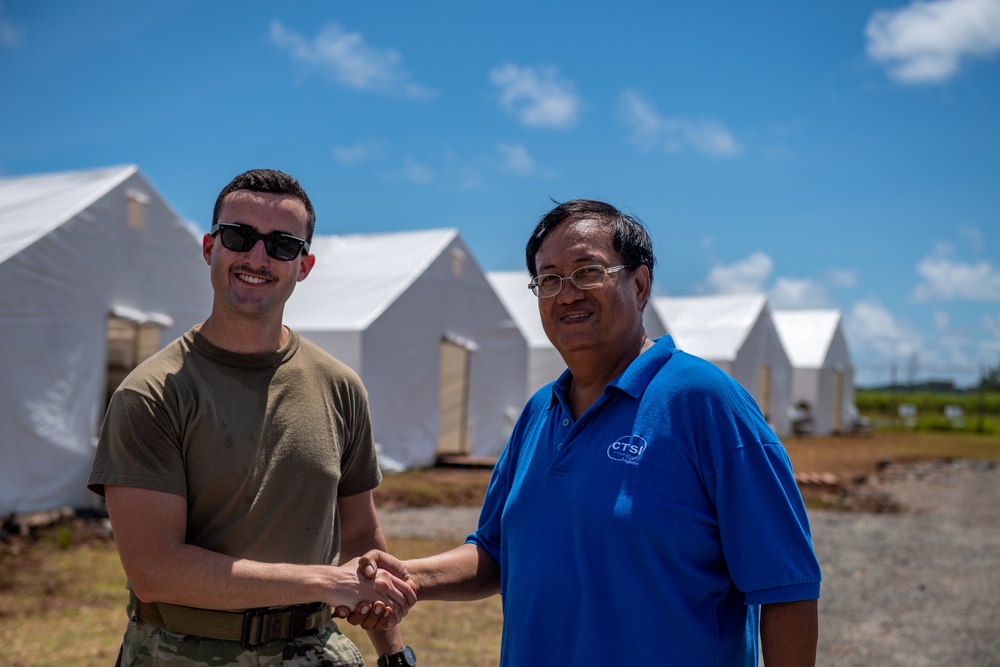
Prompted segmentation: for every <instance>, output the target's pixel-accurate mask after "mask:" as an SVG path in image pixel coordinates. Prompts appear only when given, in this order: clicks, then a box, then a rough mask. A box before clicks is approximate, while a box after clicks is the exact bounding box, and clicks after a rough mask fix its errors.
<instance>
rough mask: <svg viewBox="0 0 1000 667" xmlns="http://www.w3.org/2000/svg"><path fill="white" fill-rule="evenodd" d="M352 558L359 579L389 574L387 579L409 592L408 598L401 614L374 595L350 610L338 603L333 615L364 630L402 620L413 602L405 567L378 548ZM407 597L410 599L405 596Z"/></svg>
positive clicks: (382, 627) (387, 625) (412, 591)
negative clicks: (354, 560)
mask: <svg viewBox="0 0 1000 667" xmlns="http://www.w3.org/2000/svg"><path fill="white" fill-rule="evenodd" d="M356 561H357V572H358V575H359V579H360V578H362V577H364V578H366V579H369V580H373V581H374V580H377V579H378V578H380V577H389V578H390V580H391V581H395V582H398V586H399V587H400V588H401V589H402V590H406V591H409V592H410V593H412V594H413V595H412V601H411V602H410V603H409V604H408V605H407V606H406V608H405V610H404V611H402V616H400V615H397V614H398V612H395V611H394V609H393V608H392V607H391V606H387V605H386V604H385V602H384V601H382V600H377V599H374V598H373V599H371V600H362V601H361V602H360V603H358V604H357V606H355V608H354V610H353V611H351V609H350V608H349V607H347V606H343V605H341V606H338V607H337V608H336V610H335V613H336V616H337V617H338V618H343V619H346V620H347V622H348V623H350V624H351V625H359V626H361V627H362V628H364V629H365V630H384V629H386V628H391V627H393V626H394V625H396V624H397V623H399V622H400V621H401V620H402V619H403V616H405V615H406V613H407V612H408V611H409V609H410V607H411V606H413V603H415V602H416V601H417V598H416V593H415V591H414V587H413V582H412V579H411V578H410V575H409V573H408V572H407V571H406V566H405V565H404V564H403V562H402V561H401V560H399V559H398V558H396V557H395V556H393V555H392V554H388V553H386V552H384V551H380V550H378V549H372V550H371V551H369V552H368V553H366V554H365V555H363V556H361V557H360V558H357V559H356ZM345 567H346V566H345ZM407 599H408V600H410V599H411V598H409V597H407Z"/></svg>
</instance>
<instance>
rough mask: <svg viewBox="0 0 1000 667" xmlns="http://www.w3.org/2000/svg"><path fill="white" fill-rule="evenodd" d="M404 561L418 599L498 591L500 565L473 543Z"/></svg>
mask: <svg viewBox="0 0 1000 667" xmlns="http://www.w3.org/2000/svg"><path fill="white" fill-rule="evenodd" d="M405 564H406V570H407V572H408V573H409V576H410V581H411V583H413V584H414V586H415V588H416V591H417V599H418V600H451V601H462V600H479V599H482V598H486V597H489V596H491V595H495V594H497V593H499V592H500V566H499V565H498V564H497V562H496V561H495V560H493V557H492V556H490V555H489V554H488V553H487V552H486V551H485V550H483V549H481V548H479V547H478V546H476V545H475V544H468V543H467V544H463V545H461V546H460V547H456V548H455V549H452V550H451V551H446V552H444V553H441V554H437V555H435V556H428V557H427V558H417V559H414V560H408V561H406V563H405Z"/></svg>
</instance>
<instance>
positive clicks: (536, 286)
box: [528, 264, 634, 299]
mask: <svg viewBox="0 0 1000 667" xmlns="http://www.w3.org/2000/svg"><path fill="white" fill-rule="evenodd" d="M632 268H634V267H630V266H628V265H627V264H619V265H618V266H604V265H602V264H588V265H587V266H581V267H580V268H578V269H575V270H574V271H573V272H572V273H570V274H569V275H568V276H560V275H558V274H555V273H540V274H538V275H537V276H535V277H534V278H532V279H531V282H529V283H528V289H529V290H531V292H532V294H534V295H535V296H536V297H538V298H539V299H551V298H553V297H556V296H559V293H560V292H562V289H563V285H564V284H565V283H566V281H567V280H569V281H570V282H572V283H573V286H574V287H576V288H577V289H581V290H592V289H597V288H598V287H601V286H603V285H605V284H606V283H607V282H608V278H609V277H610V276H611V274H612V273H618V272H619V271H621V270H622V269H632ZM584 269H601V270H603V271H604V280H603V281H602V282H601V283H600V284H598V285H591V286H590V287H583V286H581V285H578V284H577V283H576V279H575V278H573V276H574V275H575V274H576V273H577V272H579V271H583V270H584ZM548 276H555V277H556V278H558V279H559V289H557V290H556V291H555V292H554V293H552V294H547V295H545V296H542V295H541V294H539V293H538V290H540V289H541V284H540V283H539V282H538V281H539V279H541V278H546V277H548Z"/></svg>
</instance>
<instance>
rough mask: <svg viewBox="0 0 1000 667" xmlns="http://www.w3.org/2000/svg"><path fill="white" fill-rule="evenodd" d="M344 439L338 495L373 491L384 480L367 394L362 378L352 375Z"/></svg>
mask: <svg viewBox="0 0 1000 667" xmlns="http://www.w3.org/2000/svg"><path fill="white" fill-rule="evenodd" d="M342 401H343V402H342V405H343V416H344V418H345V419H346V420H348V421H346V422H345V424H344V429H343V433H344V442H343V451H342V454H341V461H340V485H339V486H338V487H337V495H338V496H353V495H356V494H358V493H364V492H365V491H371V490H372V489H374V488H375V487H377V486H378V485H379V484H380V483H381V482H382V473H381V471H380V470H379V465H378V456H377V454H376V451H375V440H374V438H373V437H372V420H371V414H370V412H369V408H368V394H367V392H366V391H365V388H364V386H363V385H362V384H361V380H360V379H356V378H352V380H351V381H349V382H348V383H347V384H346V387H345V390H344V391H343V399H342Z"/></svg>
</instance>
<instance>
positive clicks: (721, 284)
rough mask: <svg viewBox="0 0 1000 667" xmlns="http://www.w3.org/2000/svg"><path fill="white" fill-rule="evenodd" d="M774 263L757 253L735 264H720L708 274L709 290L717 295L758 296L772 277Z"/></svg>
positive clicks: (761, 253) (764, 255)
mask: <svg viewBox="0 0 1000 667" xmlns="http://www.w3.org/2000/svg"><path fill="white" fill-rule="evenodd" d="M773 268H774V261H772V260H771V258H770V257H768V256H767V255H766V254H764V253H763V252H760V251H757V252H755V253H754V254H752V255H750V256H749V257H747V258H746V259H742V260H740V261H738V262H736V263H734V264H729V265H725V264H720V265H717V266H715V267H713V268H712V270H711V271H709V273H708V278H706V280H705V282H706V283H707V286H708V290H709V291H710V292H712V293H715V294H757V293H761V292H763V291H764V284H765V283H766V282H767V279H768V278H769V277H770V276H771V270H772V269H773Z"/></svg>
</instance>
